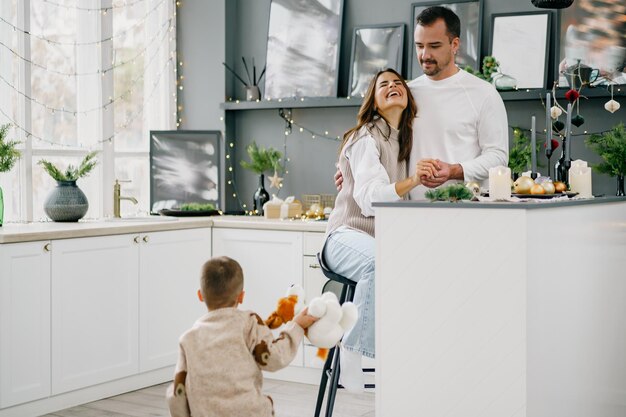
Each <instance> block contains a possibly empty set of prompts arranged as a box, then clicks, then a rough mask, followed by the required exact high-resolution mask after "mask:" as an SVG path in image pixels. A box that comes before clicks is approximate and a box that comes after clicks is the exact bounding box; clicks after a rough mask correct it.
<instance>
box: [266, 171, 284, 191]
mask: <svg viewBox="0 0 626 417" xmlns="http://www.w3.org/2000/svg"><path fill="white" fill-rule="evenodd" d="M268 178H269V180H270V187H272V188H276V189H280V188H281V187H282V186H283V184H282V183H283V179H282V177H279V176H278V171H276V170H274V175H272V176H271V177H268Z"/></svg>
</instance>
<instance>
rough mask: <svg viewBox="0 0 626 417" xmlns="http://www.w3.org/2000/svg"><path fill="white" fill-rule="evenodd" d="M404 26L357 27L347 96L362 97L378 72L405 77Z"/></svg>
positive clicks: (354, 33)
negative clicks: (403, 62)
mask: <svg viewBox="0 0 626 417" xmlns="http://www.w3.org/2000/svg"><path fill="white" fill-rule="evenodd" d="M405 31H406V25H405V24H404V23H389V24H380V25H366V26H357V27H355V28H354V32H353V36H352V53H351V55H350V77H349V82H348V96H353V97H362V96H363V95H364V94H365V92H366V91H367V87H368V85H369V83H370V81H371V79H372V76H374V75H375V74H376V73H377V72H378V71H379V70H381V69H385V68H393V69H394V70H396V71H398V73H400V74H401V73H402V61H403V58H404V56H403V55H404V32H405Z"/></svg>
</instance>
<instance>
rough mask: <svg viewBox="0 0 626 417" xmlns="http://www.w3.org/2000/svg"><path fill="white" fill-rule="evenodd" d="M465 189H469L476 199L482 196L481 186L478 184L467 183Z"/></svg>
mask: <svg viewBox="0 0 626 417" xmlns="http://www.w3.org/2000/svg"><path fill="white" fill-rule="evenodd" d="M465 187H467V189H469V190H470V191H471V192H472V194H474V197H478V196H479V195H480V185H479V184H478V183H477V182H474V181H470V182H467V183H465Z"/></svg>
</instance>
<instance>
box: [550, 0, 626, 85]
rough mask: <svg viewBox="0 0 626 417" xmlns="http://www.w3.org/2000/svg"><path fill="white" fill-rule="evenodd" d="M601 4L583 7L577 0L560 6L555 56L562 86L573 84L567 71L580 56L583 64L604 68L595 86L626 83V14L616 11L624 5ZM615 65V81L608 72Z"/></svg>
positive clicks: (557, 73)
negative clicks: (569, 4)
mask: <svg viewBox="0 0 626 417" xmlns="http://www.w3.org/2000/svg"><path fill="white" fill-rule="evenodd" d="M599 4H600V3H594V4H588V5H587V6H588V7H586V8H583V7H582V5H581V2H580V1H575V2H574V3H573V4H572V5H571V6H570V7H568V8H567V9H562V10H559V13H558V23H557V25H556V27H557V31H558V32H557V36H556V48H555V49H556V52H555V59H554V67H555V79H556V81H558V85H559V87H564V88H569V84H570V83H569V81H570V80H569V79H568V77H566V76H565V75H564V74H563V71H564V70H565V69H566V68H567V67H568V66H570V65H573V64H574V63H575V62H576V61H577V59H578V58H580V59H581V61H580V63H581V64H582V65H587V66H589V67H591V68H592V69H593V68H597V69H599V70H600V73H599V76H598V78H597V79H596V80H595V81H593V82H591V85H592V86H600V85H603V86H607V85H608V84H616V85H624V84H626V36H624V33H626V23H623V22H622V23H620V19H622V20H624V19H625V16H624V15H618V14H616V13H615V9H616V8H619V7H620V4H619V2H617V1H616V2H614V3H613V4H611V5H609V6H608V7H596V6H597V5H599ZM594 7H595V8H594ZM610 18H612V19H613V20H611V19H610ZM624 21H625V22H626V20H624ZM608 22H611V23H612V24H609V23H608ZM620 25H621V26H620ZM611 36H612V37H611ZM613 66H614V67H615V69H614V70H613V72H612V73H611V74H610V76H611V79H612V81H609V79H608V78H606V77H605V75H606V74H605V72H608V71H611V69H610V67H613Z"/></svg>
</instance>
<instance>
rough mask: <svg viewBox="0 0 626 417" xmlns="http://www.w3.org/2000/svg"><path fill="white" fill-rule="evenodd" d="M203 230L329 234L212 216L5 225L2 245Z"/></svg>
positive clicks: (316, 227)
mask: <svg viewBox="0 0 626 417" xmlns="http://www.w3.org/2000/svg"><path fill="white" fill-rule="evenodd" d="M202 227H216V228H237V229H257V230H286V231H301V232H324V231H325V230H326V222H325V221H303V220H280V219H273V220H267V219H265V218H263V217H256V216H213V217H180V218H173V217H164V218H162V219H161V218H159V217H151V218H149V219H146V220H142V219H140V218H135V219H125V220H114V219H107V220H81V221H79V222H77V223H56V222H34V223H5V224H4V225H3V226H2V227H0V244H2V243H18V242H34V241H38V240H51V239H72V238H80V237H95V236H109V235H120V234H126V233H145V232H161V231H168V230H182V229H195V228H202Z"/></svg>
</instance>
